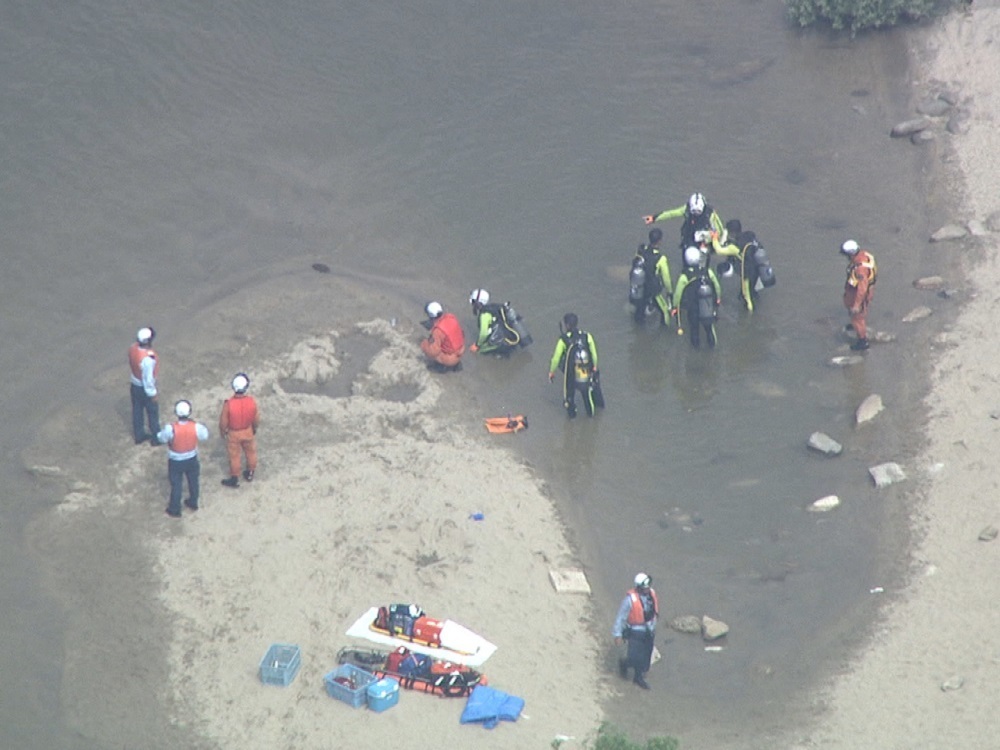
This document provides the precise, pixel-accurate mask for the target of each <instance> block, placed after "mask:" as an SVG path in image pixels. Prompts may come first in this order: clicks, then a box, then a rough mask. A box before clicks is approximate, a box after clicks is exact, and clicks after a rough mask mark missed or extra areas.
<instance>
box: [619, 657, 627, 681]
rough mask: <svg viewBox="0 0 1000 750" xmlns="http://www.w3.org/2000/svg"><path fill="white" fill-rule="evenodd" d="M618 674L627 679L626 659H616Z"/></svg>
mask: <svg viewBox="0 0 1000 750" xmlns="http://www.w3.org/2000/svg"><path fill="white" fill-rule="evenodd" d="M618 675H619V676H620V677H621V678H622V679H623V680H627V679H628V660H627V659H619V660H618Z"/></svg>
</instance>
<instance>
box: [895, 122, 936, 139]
mask: <svg viewBox="0 0 1000 750" xmlns="http://www.w3.org/2000/svg"><path fill="white" fill-rule="evenodd" d="M930 126H931V121H930V120H929V119H928V118H926V117H918V118H917V119H915V120H904V121H903V122H900V123H897V124H896V125H894V126H893V128H892V130H890V131H889V135H890V136H892V137H893V138H907V137H908V136H911V135H913V134H914V133H919V132H920V131H921V130H926V129H927V128H929V127H930Z"/></svg>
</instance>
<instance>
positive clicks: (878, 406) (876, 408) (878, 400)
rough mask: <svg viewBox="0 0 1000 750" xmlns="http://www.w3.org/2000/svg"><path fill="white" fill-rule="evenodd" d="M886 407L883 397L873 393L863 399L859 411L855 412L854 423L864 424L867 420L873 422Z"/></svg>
mask: <svg viewBox="0 0 1000 750" xmlns="http://www.w3.org/2000/svg"><path fill="white" fill-rule="evenodd" d="M884 408H885V406H883V404H882V397H881V396H880V395H878V394H877V393H873V394H871V395H870V396H868V397H867V398H866V399H865V400H864V401H862V402H861V405H860V406H858V409H857V411H856V412H854V423H855V424H857V425H862V424H864V423H865V422H871V421H872V420H873V419H875V417H876V416H878V414H879V413H880V412H881V411H882V409H884Z"/></svg>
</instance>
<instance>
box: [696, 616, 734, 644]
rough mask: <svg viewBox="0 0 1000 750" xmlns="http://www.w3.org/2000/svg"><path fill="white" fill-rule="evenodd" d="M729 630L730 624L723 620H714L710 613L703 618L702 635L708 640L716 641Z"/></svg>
mask: <svg viewBox="0 0 1000 750" xmlns="http://www.w3.org/2000/svg"><path fill="white" fill-rule="evenodd" d="M728 632H729V626H728V625H726V623H724V622H722V621H721V620H713V619H712V618H711V617H709V616H708V615H705V616H704V617H702V618H701V637H702V638H704V639H705V640H706V641H715V640H718V639H719V638H722V636H724V635H726V633H728Z"/></svg>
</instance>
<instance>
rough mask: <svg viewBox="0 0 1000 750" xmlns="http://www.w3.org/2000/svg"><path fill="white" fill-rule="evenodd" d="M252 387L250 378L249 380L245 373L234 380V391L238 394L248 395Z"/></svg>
mask: <svg viewBox="0 0 1000 750" xmlns="http://www.w3.org/2000/svg"><path fill="white" fill-rule="evenodd" d="M249 387H250V378H248V377H247V376H246V375H245V374H244V373H242V372H241V373H239V374H238V375H237V376H236V377H235V378H233V391H235V392H236V393H246V392H247V388H249Z"/></svg>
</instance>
